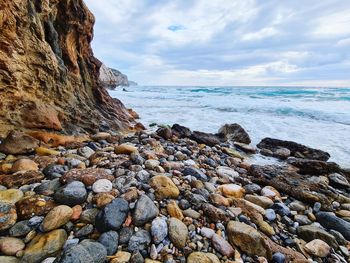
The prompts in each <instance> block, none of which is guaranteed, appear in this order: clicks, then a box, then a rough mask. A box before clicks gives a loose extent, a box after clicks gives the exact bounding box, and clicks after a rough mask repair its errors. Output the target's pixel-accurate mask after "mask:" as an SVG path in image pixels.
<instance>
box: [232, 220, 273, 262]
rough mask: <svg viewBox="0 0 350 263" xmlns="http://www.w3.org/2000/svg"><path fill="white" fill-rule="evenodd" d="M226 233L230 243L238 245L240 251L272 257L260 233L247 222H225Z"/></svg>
mask: <svg viewBox="0 0 350 263" xmlns="http://www.w3.org/2000/svg"><path fill="white" fill-rule="evenodd" d="M227 235H228V240H229V242H230V243H231V244H232V245H234V246H237V247H239V248H240V249H241V251H242V252H244V253H247V254H248V255H251V256H255V255H257V256H263V257H266V258H271V257H272V255H271V251H270V248H269V246H268V245H267V243H266V242H265V240H264V238H263V237H262V236H261V234H260V233H259V232H258V231H257V230H256V229H254V228H253V227H251V226H249V225H247V224H244V223H241V222H237V221H230V222H229V223H228V224H227Z"/></svg>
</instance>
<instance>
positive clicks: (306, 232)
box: [297, 225, 338, 248]
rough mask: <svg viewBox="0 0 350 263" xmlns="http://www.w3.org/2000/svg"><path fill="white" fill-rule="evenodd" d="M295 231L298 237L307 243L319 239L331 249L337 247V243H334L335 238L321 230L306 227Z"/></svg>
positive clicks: (314, 227) (309, 226)
mask: <svg viewBox="0 0 350 263" xmlns="http://www.w3.org/2000/svg"><path fill="white" fill-rule="evenodd" d="M297 230H298V236H299V237H300V238H301V239H303V240H305V241H307V242H309V241H312V240H314V239H321V240H323V241H325V242H326V243H327V244H328V245H330V246H332V247H333V248H337V247H338V242H337V241H336V239H335V237H334V236H333V235H331V234H330V233H328V232H327V231H326V230H323V229H322V228H319V227H316V226H312V225H306V226H300V227H298V229H297Z"/></svg>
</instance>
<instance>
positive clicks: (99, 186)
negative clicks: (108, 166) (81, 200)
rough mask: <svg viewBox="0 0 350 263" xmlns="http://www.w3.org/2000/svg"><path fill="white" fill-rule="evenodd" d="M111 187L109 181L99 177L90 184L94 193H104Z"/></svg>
mask: <svg viewBox="0 0 350 263" xmlns="http://www.w3.org/2000/svg"><path fill="white" fill-rule="evenodd" d="M112 188H113V185H112V183H111V181H109V180H107V179H99V180H97V181H96V182H94V184H93V185H92V191H94V193H105V192H109V191H111V190H112Z"/></svg>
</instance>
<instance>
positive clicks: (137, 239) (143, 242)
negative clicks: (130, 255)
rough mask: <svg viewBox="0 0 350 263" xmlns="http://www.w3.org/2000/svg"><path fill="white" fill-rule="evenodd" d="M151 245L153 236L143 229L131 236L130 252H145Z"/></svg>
mask: <svg viewBox="0 0 350 263" xmlns="http://www.w3.org/2000/svg"><path fill="white" fill-rule="evenodd" d="M150 243H151V236H150V234H149V232H148V231H146V230H143V229H141V230H139V231H137V232H136V233H135V234H134V235H132V236H131V238H130V240H129V243H128V251H129V252H135V251H138V250H140V251H142V250H145V249H147V248H148V246H149V244H150Z"/></svg>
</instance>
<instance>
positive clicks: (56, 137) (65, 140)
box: [28, 131, 89, 147]
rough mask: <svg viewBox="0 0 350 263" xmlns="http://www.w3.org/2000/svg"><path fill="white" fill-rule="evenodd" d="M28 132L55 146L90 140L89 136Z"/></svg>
mask: <svg viewBox="0 0 350 263" xmlns="http://www.w3.org/2000/svg"><path fill="white" fill-rule="evenodd" d="M28 134H29V135H30V136H32V137H34V138H36V139H38V140H40V141H43V142H44V143H46V144H50V145H51V146H53V147H56V146H59V145H63V146H64V145H68V144H70V143H79V142H85V141H88V140H89V137H88V136H66V135H60V134H56V133H50V132H42V131H34V132H28Z"/></svg>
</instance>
